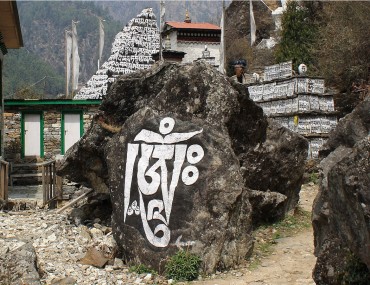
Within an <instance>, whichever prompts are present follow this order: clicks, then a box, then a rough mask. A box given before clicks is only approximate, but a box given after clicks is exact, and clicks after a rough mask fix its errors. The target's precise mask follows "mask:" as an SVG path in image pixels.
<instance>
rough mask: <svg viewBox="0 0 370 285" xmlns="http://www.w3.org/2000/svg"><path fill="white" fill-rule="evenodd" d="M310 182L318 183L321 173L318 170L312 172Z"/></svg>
mask: <svg viewBox="0 0 370 285" xmlns="http://www.w3.org/2000/svg"><path fill="white" fill-rule="evenodd" d="M309 180H310V182H312V183H314V184H317V183H318V182H319V175H318V174H317V173H316V172H312V173H310V177H309Z"/></svg>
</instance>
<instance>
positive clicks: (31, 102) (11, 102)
mask: <svg viewBox="0 0 370 285" xmlns="http://www.w3.org/2000/svg"><path fill="white" fill-rule="evenodd" d="M101 101H102V100H73V99H5V100H4V105H5V107H6V106H36V105H99V104H100V103H101Z"/></svg>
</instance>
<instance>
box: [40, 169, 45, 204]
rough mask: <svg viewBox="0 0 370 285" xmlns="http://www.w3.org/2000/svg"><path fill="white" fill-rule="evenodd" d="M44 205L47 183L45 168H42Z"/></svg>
mask: <svg viewBox="0 0 370 285" xmlns="http://www.w3.org/2000/svg"><path fill="white" fill-rule="evenodd" d="M41 169H42V205H43V206H45V204H46V185H45V184H46V181H45V166H44V165H43V166H42V168H41Z"/></svg>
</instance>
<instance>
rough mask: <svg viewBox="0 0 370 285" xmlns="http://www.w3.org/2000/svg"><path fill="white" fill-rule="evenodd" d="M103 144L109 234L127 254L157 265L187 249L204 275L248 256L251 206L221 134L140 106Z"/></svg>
mask: <svg viewBox="0 0 370 285" xmlns="http://www.w3.org/2000/svg"><path fill="white" fill-rule="evenodd" d="M108 147H109V151H108V153H107V160H108V167H109V172H110V173H111V176H110V187H111V194H112V201H113V207H114V211H113V228H114V229H115V232H114V235H115V238H116V240H117V241H118V243H119V244H121V245H122V246H123V248H124V253H125V258H126V259H128V260H136V262H145V263H146V264H150V265H151V266H153V267H154V268H162V269H163V264H162V266H161V261H163V260H165V259H166V257H167V256H170V255H172V254H174V253H175V252H176V251H178V250H179V248H187V247H191V249H192V252H193V253H196V254H198V255H199V256H201V257H202V259H203V264H204V270H205V271H207V272H208V271H213V270H214V269H215V268H218V267H219V268H225V267H231V266H233V265H234V264H235V263H236V262H237V261H239V260H242V259H243V258H244V257H245V256H246V255H247V253H248V251H249V250H250V248H251V245H252V240H251V236H250V232H251V216H250V215H251V207H250V204H249V202H248V195H247V192H246V191H243V190H244V186H243V180H242V177H241V174H240V171H239V163H238V159H237V157H236V156H235V154H234V152H233V150H232V148H231V146H230V141H229V140H228V139H227V136H225V134H224V133H222V131H220V130H218V129H217V128H215V127H213V126H211V125H208V124H207V123H205V122H203V121H201V120H193V121H192V122H189V121H182V120H181V119H179V118H177V117H176V116H174V115H173V114H166V115H164V116H163V115H159V114H158V113H157V112H155V111H153V110H152V109H150V108H144V109H141V110H140V111H138V112H137V113H136V114H134V115H133V116H131V117H130V118H129V119H128V120H127V121H126V122H125V124H124V125H123V128H122V132H120V133H119V135H118V136H116V137H114V138H113V139H112V140H111V141H110V142H109V145H108ZM116 169H122V170H124V171H115V170H116ZM122 174H124V175H125V176H124V179H122Z"/></svg>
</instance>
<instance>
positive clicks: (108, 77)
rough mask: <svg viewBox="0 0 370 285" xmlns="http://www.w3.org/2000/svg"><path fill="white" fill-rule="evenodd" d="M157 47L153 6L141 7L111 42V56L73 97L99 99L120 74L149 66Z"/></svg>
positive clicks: (157, 32)
mask: <svg viewBox="0 0 370 285" xmlns="http://www.w3.org/2000/svg"><path fill="white" fill-rule="evenodd" d="M158 50H159V31H158V28H157V21H156V17H155V14H154V13H153V9H152V8H147V9H144V10H143V11H142V12H141V13H140V14H139V15H137V16H136V18H133V19H131V20H130V21H129V22H128V24H127V25H126V26H125V27H124V28H123V29H122V31H120V32H119V33H118V34H117V35H116V37H115V40H114V42H113V45H112V50H111V56H110V57H109V59H108V60H107V61H106V62H105V63H104V64H103V65H102V66H101V68H100V69H99V70H98V71H97V72H96V74H95V75H93V76H92V77H91V78H90V79H89V80H88V81H87V83H86V85H85V86H84V87H82V88H81V90H80V91H79V92H78V93H77V94H76V96H75V97H74V99H101V98H102V97H103V96H105V95H106V93H107V89H108V84H111V83H113V82H114V81H115V80H116V78H117V77H118V76H119V75H122V74H128V73H132V72H134V71H137V70H140V69H147V68H150V67H151V66H152V64H153V63H154V60H153V59H152V54H154V53H156V52H158Z"/></svg>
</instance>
